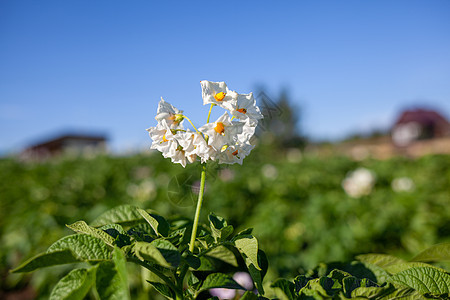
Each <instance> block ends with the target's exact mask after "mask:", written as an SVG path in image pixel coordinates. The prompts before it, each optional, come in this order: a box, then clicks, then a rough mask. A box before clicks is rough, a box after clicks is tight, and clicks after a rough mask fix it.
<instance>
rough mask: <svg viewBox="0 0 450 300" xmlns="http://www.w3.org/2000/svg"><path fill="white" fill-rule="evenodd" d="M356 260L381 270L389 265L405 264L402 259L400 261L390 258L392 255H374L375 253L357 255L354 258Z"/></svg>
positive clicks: (393, 257) (396, 258)
mask: <svg viewBox="0 0 450 300" xmlns="http://www.w3.org/2000/svg"><path fill="white" fill-rule="evenodd" d="M356 259H357V260H359V261H361V262H365V263H369V264H372V265H376V266H379V267H381V268H383V269H384V268H385V267H387V266H390V265H394V264H400V263H404V262H405V261H404V260H403V259H400V258H398V257H395V256H392V255H387V254H375V253H370V254H362V255H358V256H356Z"/></svg>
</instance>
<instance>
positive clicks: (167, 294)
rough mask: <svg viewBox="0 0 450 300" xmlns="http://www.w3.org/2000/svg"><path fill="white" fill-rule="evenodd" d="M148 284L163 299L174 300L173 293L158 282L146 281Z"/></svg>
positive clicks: (166, 286)
mask: <svg viewBox="0 0 450 300" xmlns="http://www.w3.org/2000/svg"><path fill="white" fill-rule="evenodd" d="M147 282H148V283H150V284H151V285H152V286H153V287H154V288H155V290H156V291H158V293H160V294H161V295H163V296H164V297H166V298H168V299H175V293H174V292H173V291H172V290H171V289H170V288H169V286H168V285H166V284H164V283H160V282H154V281H147Z"/></svg>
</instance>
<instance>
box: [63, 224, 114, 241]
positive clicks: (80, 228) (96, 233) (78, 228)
mask: <svg viewBox="0 0 450 300" xmlns="http://www.w3.org/2000/svg"><path fill="white" fill-rule="evenodd" d="M66 226H67V227H68V228H70V229H72V230H73V231H75V232H78V233H84V234H87V235H91V236H93V237H96V238H99V239H101V240H102V241H104V242H105V243H106V244H107V245H109V246H111V247H114V238H113V237H112V236H110V235H109V234H107V233H106V232H104V231H103V230H100V229H97V228H94V227H91V226H89V225H88V224H86V222H84V221H78V222H75V223H73V224H71V225H66Z"/></svg>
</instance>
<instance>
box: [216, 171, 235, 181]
mask: <svg viewBox="0 0 450 300" xmlns="http://www.w3.org/2000/svg"><path fill="white" fill-rule="evenodd" d="M219 178H220V179H221V180H222V181H223V182H229V181H231V180H233V179H234V172H233V171H232V170H230V169H223V170H220V171H219Z"/></svg>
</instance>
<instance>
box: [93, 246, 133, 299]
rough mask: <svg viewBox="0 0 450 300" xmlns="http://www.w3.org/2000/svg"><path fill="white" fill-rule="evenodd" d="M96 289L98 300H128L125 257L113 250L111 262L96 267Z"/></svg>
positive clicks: (117, 250) (116, 249)
mask: <svg viewBox="0 0 450 300" xmlns="http://www.w3.org/2000/svg"><path fill="white" fill-rule="evenodd" d="M96 289H97V292H98V295H99V296H100V299H102V300H103V299H124V300H127V299H130V294H129V290H128V281H127V275H126V266H125V257H124V256H123V253H122V251H120V250H119V249H118V248H115V249H114V252H113V261H106V262H101V263H100V264H99V265H98V267H97V274H96Z"/></svg>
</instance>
